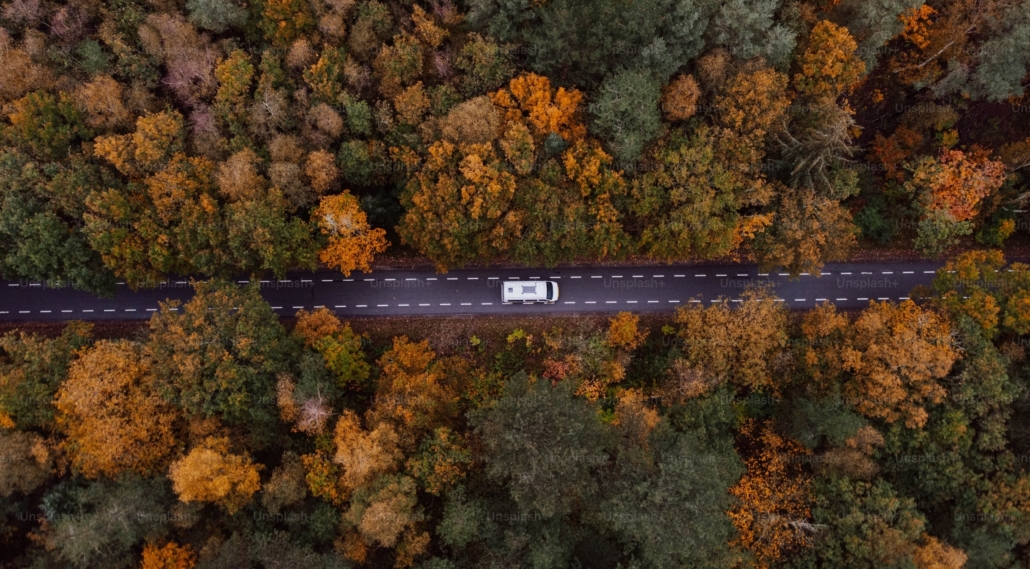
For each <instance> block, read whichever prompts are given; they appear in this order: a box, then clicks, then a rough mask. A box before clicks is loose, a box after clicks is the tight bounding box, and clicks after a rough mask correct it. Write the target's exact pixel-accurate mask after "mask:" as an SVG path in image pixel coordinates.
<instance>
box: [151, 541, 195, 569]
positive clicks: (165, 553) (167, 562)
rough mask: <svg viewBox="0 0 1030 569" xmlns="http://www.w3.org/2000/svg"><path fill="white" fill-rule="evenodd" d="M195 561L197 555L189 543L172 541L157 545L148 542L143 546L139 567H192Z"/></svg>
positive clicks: (184, 568)
mask: <svg viewBox="0 0 1030 569" xmlns="http://www.w3.org/2000/svg"><path fill="white" fill-rule="evenodd" d="M196 563H197V555H196V554H195V553H194V552H193V548H192V547H190V546H189V545H179V544H177V543H175V542H174V541H170V542H168V543H166V544H164V545H163V546H162V547H158V546H156V545H154V544H153V543H148V544H147V545H146V546H144V547H143V560H142V562H141V563H140V566H139V567H140V569H193V566H194V565H196Z"/></svg>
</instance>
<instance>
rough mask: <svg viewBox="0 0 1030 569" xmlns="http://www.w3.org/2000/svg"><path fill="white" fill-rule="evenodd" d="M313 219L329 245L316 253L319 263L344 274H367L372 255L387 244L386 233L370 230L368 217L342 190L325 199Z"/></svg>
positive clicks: (355, 199) (353, 199)
mask: <svg viewBox="0 0 1030 569" xmlns="http://www.w3.org/2000/svg"><path fill="white" fill-rule="evenodd" d="M314 218H315V219H317V220H318V226H319V228H320V229H321V230H322V234H323V235H327V236H328V238H329V242H328V244H326V246H325V248H324V249H322V251H321V252H319V254H318V258H319V260H321V261H322V262H323V263H325V264H326V265H328V266H329V267H331V268H334V269H340V271H342V272H343V274H344V275H348V276H349V275H350V273H351V271H354V270H361V271H364V272H366V273H367V272H369V271H370V270H372V269H371V264H372V261H373V259H374V258H375V255H376V254H378V253H382V252H383V251H385V250H386V247H387V245H388V244H389V243H388V242H387V240H386V231H384V230H382V229H379V228H372V227H371V226H369V224H368V216H367V215H365V212H364V211H362V209H361V204H360V203H358V198H356V197H354V196H353V195H351V193H350V192H348V191H345V192H343V193H342V194H338V195H335V196H325V197H323V198H322V199H321V201H320V202H319V205H318V207H317V208H316V209H315V212H314Z"/></svg>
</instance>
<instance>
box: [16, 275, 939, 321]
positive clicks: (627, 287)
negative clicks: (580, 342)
mask: <svg viewBox="0 0 1030 569" xmlns="http://www.w3.org/2000/svg"><path fill="white" fill-rule="evenodd" d="M940 266H941V264H940V263H934V262H897V263H868V264H830V265H827V266H826V267H825V268H824V272H823V273H822V276H819V277H816V276H814V275H807V274H803V275H802V276H801V277H799V278H798V279H795V280H790V278H789V277H788V276H787V274H786V273H779V272H772V273H761V272H759V271H758V268H757V267H756V266H754V265H714V266H713V265H707V266H679V267H677V266H657V267H655V266H649V267H618V268H605V267H601V268H561V269H472V270H456V271H452V272H450V273H447V274H438V273H434V272H432V271H393V270H384V271H375V272H373V273H370V274H364V273H355V274H352V275H351V277H350V278H344V277H343V275H342V274H340V273H339V272H331V271H320V272H315V273H296V274H290V275H288V278H287V279H284V280H262V281H261V294H262V295H263V296H264V297H265V299H267V300H268V302H269V303H270V304H271V305H272V307H273V308H274V309H275V311H276V312H277V313H278V314H282V315H292V314H294V313H295V312H297V311H298V310H300V309H301V308H304V309H307V310H312V309H315V308H318V307H322V306H325V307H327V308H330V309H332V310H334V311H335V312H336V313H337V314H339V315H340V316H348V317H350V316H400V315H453V314H543V313H556V312H561V313H569V312H617V311H623V310H628V311H632V312H661V311H672V310H674V309H675V308H676V307H677V306H680V305H682V304H686V303H689V302H699V303H710V302H714V301H717V300H718V299H719V298H721V297H722V298H729V299H731V300H735V301H739V298H740V294H741V293H742V292H743V290H744V289H745V288H746V287H747V286H749V285H752V284H761V283H769V284H771V285H772V287H773V290H774V291H775V293H776V296H777V298H778V299H779V300H781V301H782V302H783V303H784V304H785V305H786V306H787V307H788V308H792V309H801V308H812V307H813V306H815V305H816V304H817V303H822V302H832V303H834V304H836V305H837V306H838V307H841V308H858V307H863V306H866V305H868V304H869V301H870V300H894V301H897V300H904V299H906V298H908V295H909V293H910V292H911V290H912V289H913V288H914V287H915V286H917V285H928V284H930V283H931V282H932V280H933V276H934V273H935V271H936V270H937V269H938V268H939V267H940ZM535 279H541V280H553V281H555V282H557V283H559V287H560V291H561V297H560V298H559V299H558V302H557V303H556V304H553V305H503V304H501V289H500V283H501V281H504V280H535ZM237 282H239V283H240V284H247V283H249V281H246V280H239V281H237ZM191 295H192V287H191V286H190V285H189V282H188V281H186V280H170V281H167V282H166V283H163V284H162V285H161V286H159V287H157V288H154V289H144V290H139V291H132V290H131V289H129V288H128V287H127V286H125V285H120V286H119V287H118V293H117V294H116V295H115V296H114V297H112V298H98V297H96V296H93V295H91V294H89V293H86V292H82V291H77V290H73V289H70V288H54V287H50V286H47V285H46V284H45V283H32V282H11V281H0V320H8V321H48V320H51V321H52V320H127V319H144V318H149V317H150V315H151V314H152V313H154V312H156V311H157V310H158V309H159V304H158V303H159V302H162V301H165V300H168V299H179V300H183V301H186V300H188V299H189V297H190V296H191Z"/></svg>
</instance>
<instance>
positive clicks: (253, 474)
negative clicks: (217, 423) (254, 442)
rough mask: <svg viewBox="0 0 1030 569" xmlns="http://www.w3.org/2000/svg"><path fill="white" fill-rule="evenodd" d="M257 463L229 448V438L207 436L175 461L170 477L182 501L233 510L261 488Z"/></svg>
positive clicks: (233, 511) (247, 500)
mask: <svg viewBox="0 0 1030 569" xmlns="http://www.w3.org/2000/svg"><path fill="white" fill-rule="evenodd" d="M260 467H261V466H260V465H255V464H254V463H253V462H251V459H250V457H249V456H247V455H246V454H233V453H230V452H229V439H228V438H225V437H207V438H206V439H204V441H203V442H201V444H200V445H198V446H196V447H194V448H193V449H192V450H191V451H190V452H189V454H187V455H186V456H184V457H182V458H180V459H179V460H177V461H175V462H173V463H172V466H171V468H170V469H169V471H168V478H169V479H171V481H172V488H173V489H174V490H175V493H176V494H177V495H178V496H179V499H180V500H182V501H183V502H187V503H189V502H213V503H216V504H218V505H219V506H221V507H223V508H225V510H226V511H227V512H229V513H230V514H233V513H235V512H237V511H238V510H239V509H240V508H242V507H243V506H245V505H247V502H249V501H250V498H251V496H253V495H254V493H255V492H257V491H258V489H260V488H261V481H260V478H259V476H258V469H259V468H260Z"/></svg>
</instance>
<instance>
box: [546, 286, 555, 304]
mask: <svg viewBox="0 0 1030 569" xmlns="http://www.w3.org/2000/svg"><path fill="white" fill-rule="evenodd" d="M552 298H554V285H553V284H551V283H547V300H551V299H552Z"/></svg>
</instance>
